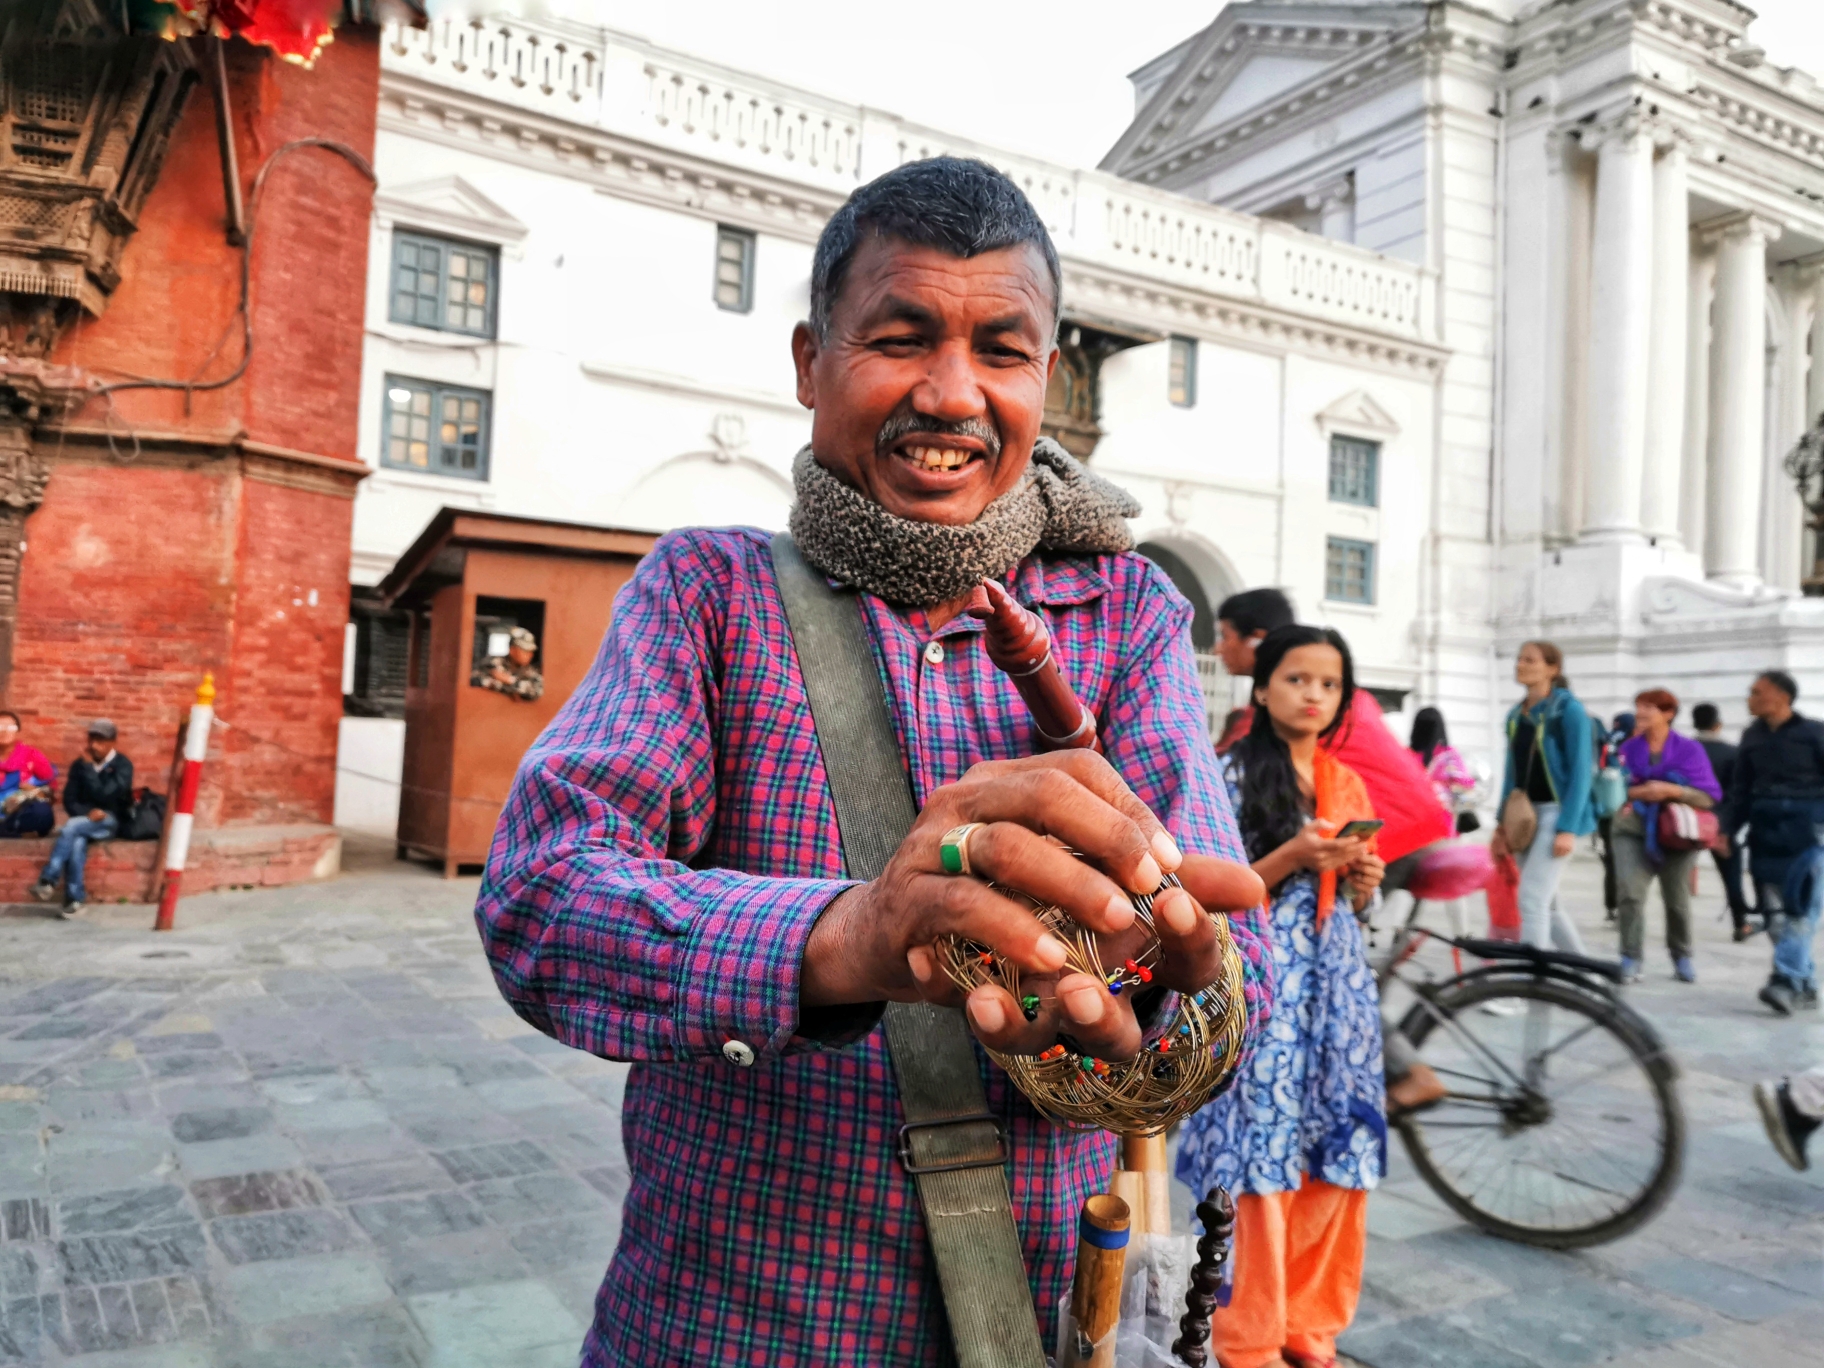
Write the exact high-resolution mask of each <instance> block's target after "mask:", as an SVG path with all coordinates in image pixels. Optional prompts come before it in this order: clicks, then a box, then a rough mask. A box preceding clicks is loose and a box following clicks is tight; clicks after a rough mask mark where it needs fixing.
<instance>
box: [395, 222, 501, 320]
mask: <svg viewBox="0 0 1824 1368" xmlns="http://www.w3.org/2000/svg"><path fill="white" fill-rule="evenodd" d="M499 266H500V262H499V257H498V256H497V254H496V253H495V252H494V250H493V249H492V248H490V247H477V246H474V245H472V244H470V243H466V242H453V241H451V240H449V239H448V238H438V237H431V236H429V235H428V234H425V233H406V232H396V233H394V234H393V302H392V311H391V317H392V320H393V322H395V323H410V324H412V325H414V326H416V327H420V328H436V329H438V330H439V331H442V332H459V333H468V334H469V335H470V336H472V337H492V336H494V297H495V294H496V293H497V289H496V284H495V282H496V280H497V278H498V276H499Z"/></svg>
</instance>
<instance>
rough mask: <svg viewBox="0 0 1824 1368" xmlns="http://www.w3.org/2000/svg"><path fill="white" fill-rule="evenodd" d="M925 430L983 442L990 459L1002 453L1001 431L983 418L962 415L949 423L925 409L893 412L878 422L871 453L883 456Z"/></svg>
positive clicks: (941, 435)
mask: <svg viewBox="0 0 1824 1368" xmlns="http://www.w3.org/2000/svg"><path fill="white" fill-rule="evenodd" d="M919 432H928V433H930V434H932V435H933V436H937V437H969V438H972V439H974V440H975V441H978V442H980V443H981V444H982V446H983V448H984V449H985V453H986V455H987V457H988V459H989V460H991V461H992V460H993V459H994V458H995V457H997V456H999V455H1000V454H1001V434H1000V432H999V430H997V429H996V428H995V426H994V424H993V423H990V422H989V421H988V420H987V419H986V418H964V419H961V420H959V421H957V422H954V423H950V422H946V421H944V420H943V419H942V418H933V417H931V416H930V415H929V414H927V413H895V414H894V415H892V416H891V417H890V418H888V419H887V421H886V422H884V423H882V424H881V425H880V431H879V433H878V434H876V435H875V438H874V454H875V455H877V456H885V455H886V454H887V453H888V452H890V451H891V450H893V448H894V447H895V446H896V445H897V444H898V443H900V442H902V441H904V440H905V439H906V438H907V437H910V436H912V435H913V434H914V433H919Z"/></svg>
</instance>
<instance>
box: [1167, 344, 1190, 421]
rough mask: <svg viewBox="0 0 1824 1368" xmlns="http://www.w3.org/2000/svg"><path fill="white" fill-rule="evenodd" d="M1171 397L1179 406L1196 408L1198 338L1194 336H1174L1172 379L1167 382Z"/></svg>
mask: <svg viewBox="0 0 1824 1368" xmlns="http://www.w3.org/2000/svg"><path fill="white" fill-rule="evenodd" d="M1167 390H1168V394H1169V397H1170V399H1171V401H1172V403H1174V404H1175V405H1177V406H1178V407H1179V408H1194V407H1196V404H1197V339H1196V338H1194V337H1174V338H1173V339H1172V359H1171V371H1170V379H1169V381H1168V382H1167Z"/></svg>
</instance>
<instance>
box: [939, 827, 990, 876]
mask: <svg viewBox="0 0 1824 1368" xmlns="http://www.w3.org/2000/svg"><path fill="white" fill-rule="evenodd" d="M981 825H982V823H981V822H964V823H963V824H962V825H961V826H958V827H951V828H950V830H948V831H946V832H945V833H944V838H943V840H941V841H939V842H938V843H937V854H938V858H939V859H941V860H942V861H943V862H944V873H946V874H961V875H963V876H964V877H965V878H968V877H970V876H971V875H973V874H974V873H975V871H974V870H973V869H971V868H970V867H969V838H970V837H971V836H973V835H974V834H975V832H976V829H977V828H978V827H980V826H981Z"/></svg>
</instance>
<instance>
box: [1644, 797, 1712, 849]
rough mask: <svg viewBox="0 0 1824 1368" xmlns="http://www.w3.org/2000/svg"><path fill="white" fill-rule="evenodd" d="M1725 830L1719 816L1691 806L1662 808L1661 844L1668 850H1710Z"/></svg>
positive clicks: (1660, 823)
mask: <svg viewBox="0 0 1824 1368" xmlns="http://www.w3.org/2000/svg"><path fill="white" fill-rule="evenodd" d="M1721 830H1722V828H1721V827H1720V826H1719V825H1718V824H1717V820H1716V814H1715V813H1714V812H1711V811H1710V810H1709V809H1707V808H1698V807H1692V806H1691V804H1689V803H1661V804H1660V805H1659V844H1660V847H1661V848H1662V849H1665V850H1707V849H1709V848H1710V847H1711V846H1712V845H1714V844H1715V843H1716V838H1717V836H1718V834H1719V833H1720V832H1721Z"/></svg>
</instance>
